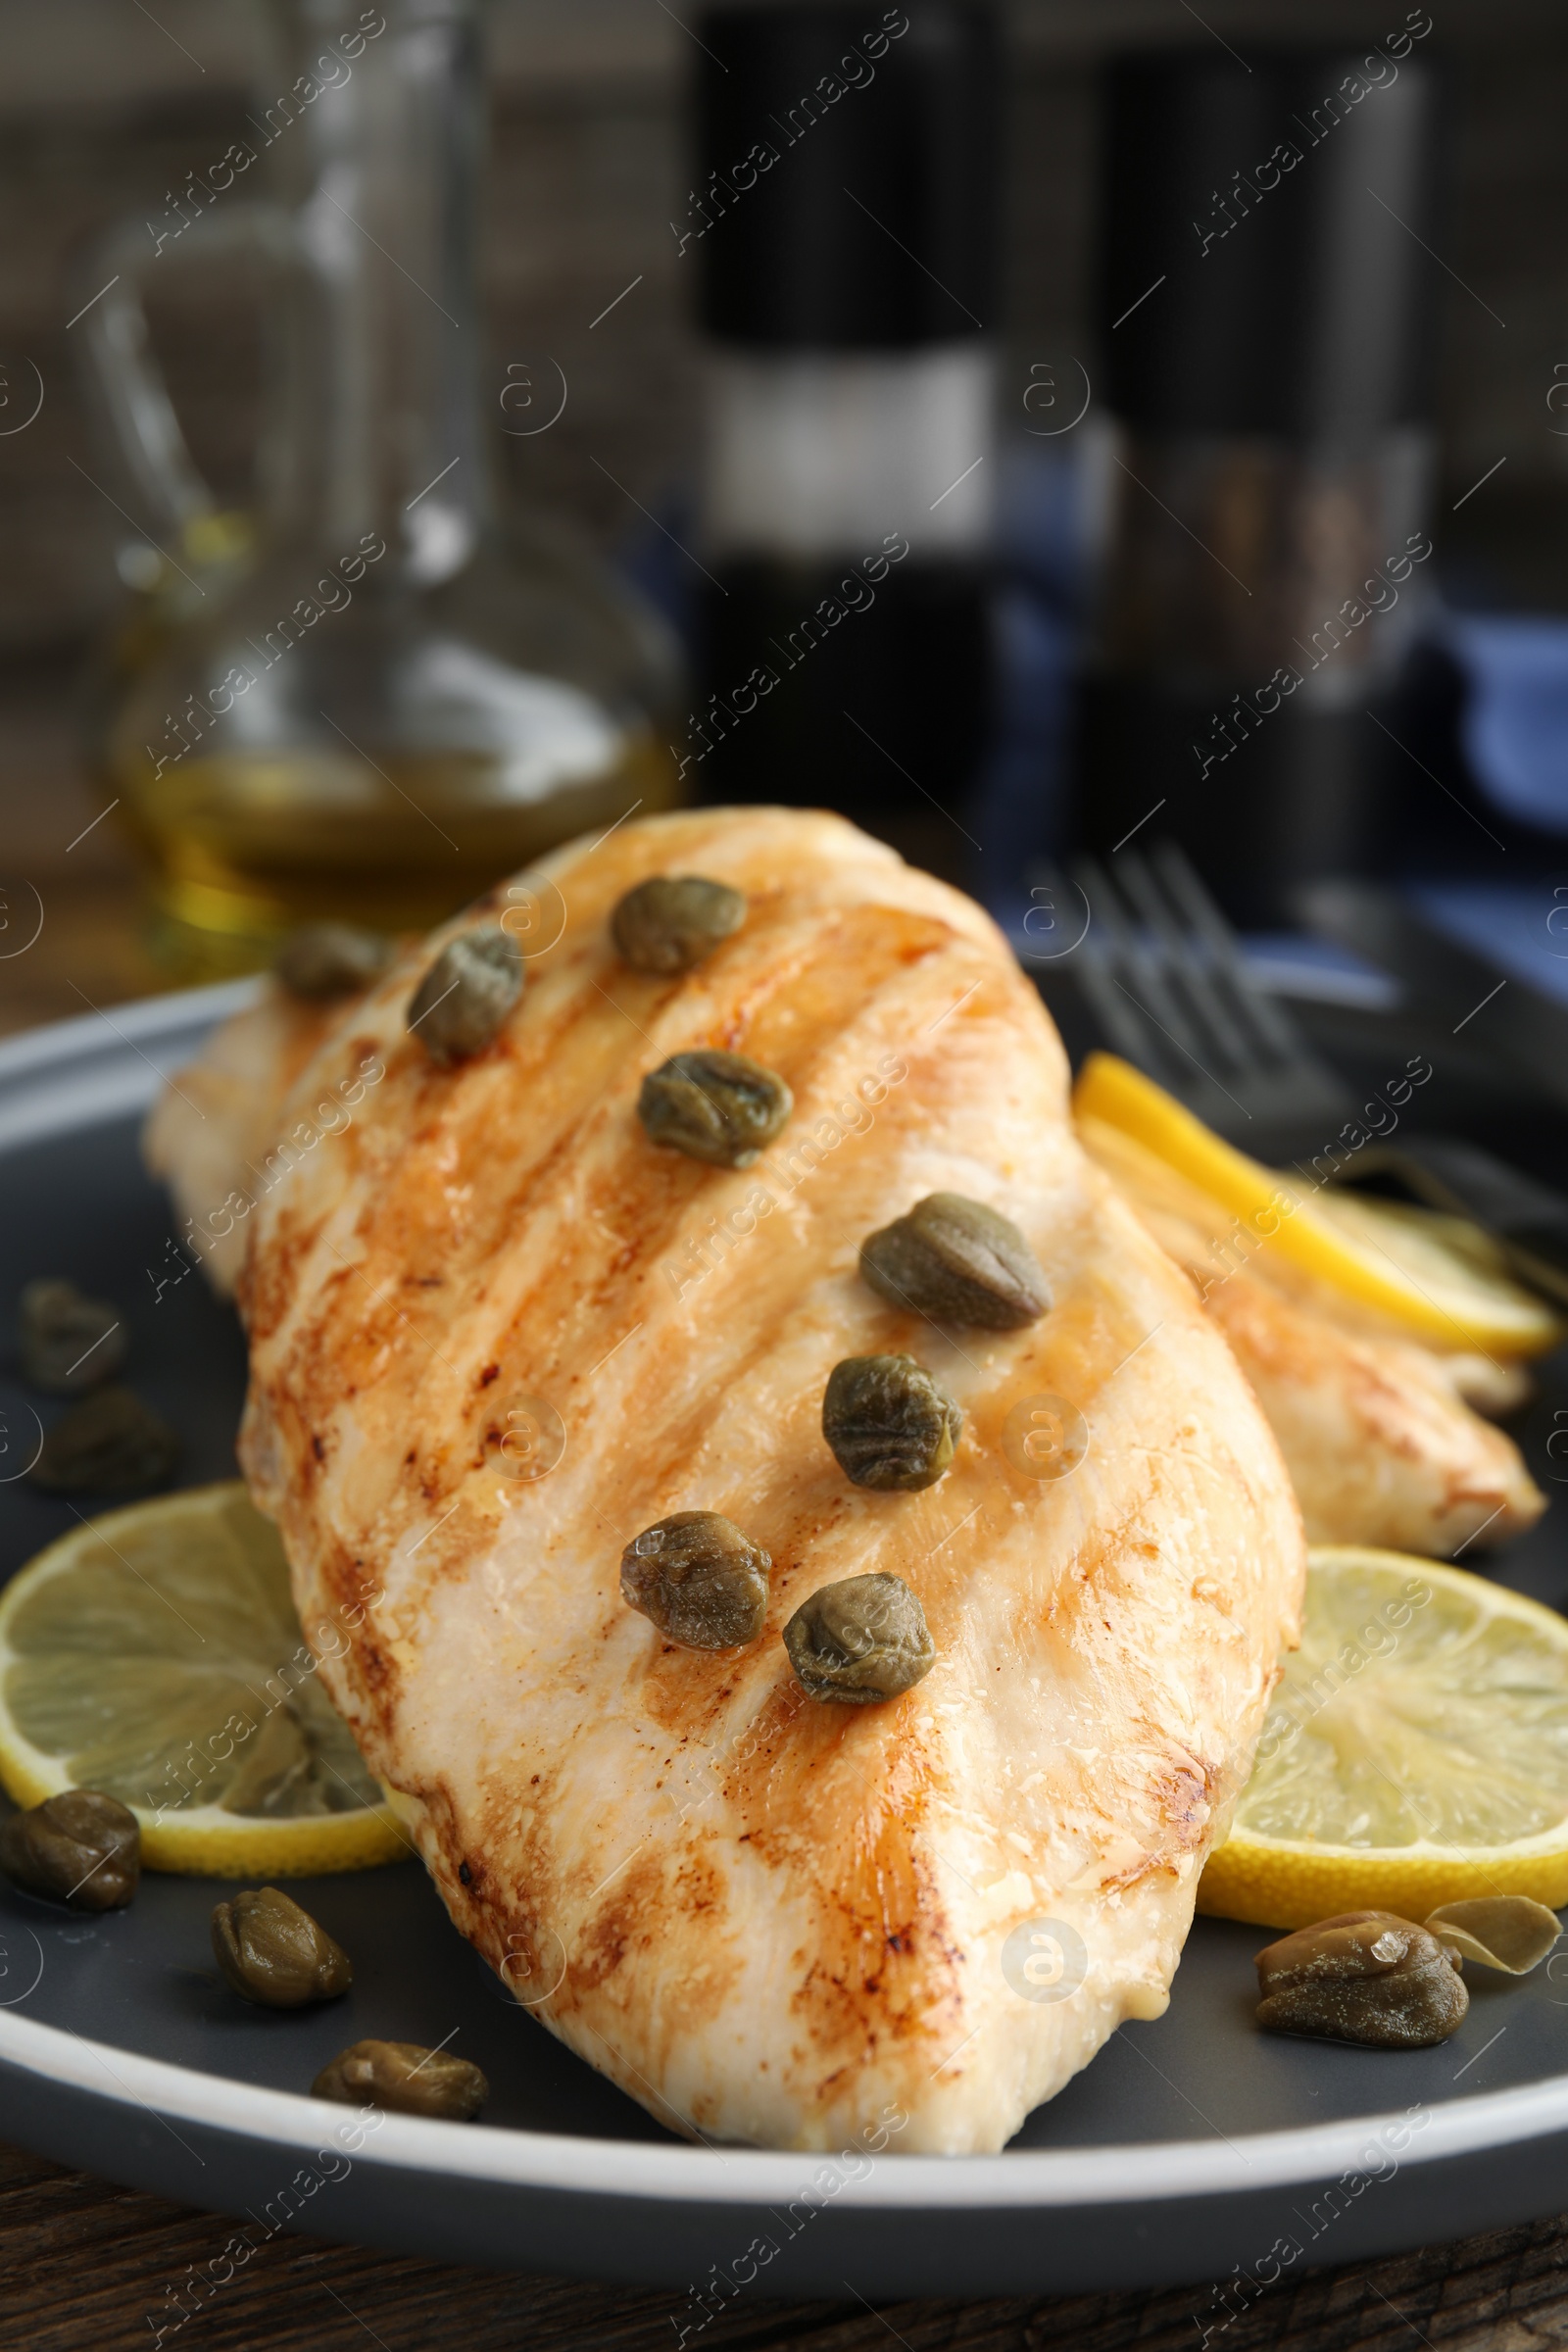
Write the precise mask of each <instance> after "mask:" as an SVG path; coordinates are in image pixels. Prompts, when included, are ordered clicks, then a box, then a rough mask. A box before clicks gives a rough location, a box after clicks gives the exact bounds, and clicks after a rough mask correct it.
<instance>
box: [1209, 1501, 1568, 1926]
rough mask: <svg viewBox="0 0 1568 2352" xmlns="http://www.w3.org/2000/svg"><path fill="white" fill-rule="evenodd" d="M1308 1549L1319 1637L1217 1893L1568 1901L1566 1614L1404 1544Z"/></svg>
mask: <svg viewBox="0 0 1568 2352" xmlns="http://www.w3.org/2000/svg"><path fill="white" fill-rule="evenodd" d="M1309 1563H1310V1564H1309V1567H1308V1573H1307V1588H1306V1617H1305V1625H1304V1629H1303V1634H1302V1640H1301V1646H1300V1648H1299V1650H1297V1651H1296V1652H1295V1653H1294V1655H1292V1656H1290V1657H1288V1658H1287V1659H1286V1660H1285V1665H1284V1673H1283V1677H1282V1679H1281V1681H1280V1684H1279V1686H1278V1688H1277V1689H1276V1691H1275V1693H1274V1699H1273V1703H1272V1705H1271V1706H1270V1709H1269V1713H1268V1717H1267V1720H1266V1721H1265V1723H1264V1727H1263V1733H1262V1737H1261V1739H1260V1740H1259V1742H1258V1752H1257V1760H1256V1763H1255V1765H1254V1767H1253V1771H1252V1777H1251V1779H1250V1782H1249V1783H1248V1785H1247V1788H1246V1789H1244V1791H1243V1793H1242V1796H1241V1798H1240V1800H1239V1801H1238V1804H1237V1807H1236V1813H1235V1817H1234V1820H1233V1822H1232V1825H1231V1831H1230V1835H1229V1837H1228V1838H1227V1839H1226V1840H1225V1842H1224V1844H1223V1845H1220V1846H1217V1847H1216V1848H1215V1850H1214V1852H1213V1853H1212V1854H1211V1855H1210V1857H1209V1860H1208V1864H1207V1867H1206V1869H1205V1870H1204V1873H1203V1879H1202V1884H1201V1888H1200V1892H1199V1901H1198V1907H1199V1909H1200V1910H1201V1911H1208V1912H1215V1913H1218V1914H1219V1915H1220V1916H1222V1917H1225V1918H1230V1919H1248V1920H1253V1921H1256V1922H1257V1923H1259V1924H1260V1925H1263V1926H1267V1927H1284V1928H1294V1927H1306V1926H1309V1925H1310V1924H1311V1923H1312V1922H1313V1921H1315V1920H1318V1919H1323V1918H1327V1917H1329V1916H1331V1915H1332V1914H1333V1913H1334V1912H1337V1911H1348V1910H1357V1909H1362V1908H1374V1909H1386V1910H1391V1911H1397V1912H1400V1913H1402V1914H1403V1915H1404V1916H1405V1917H1407V1918H1412V1919H1417V1920H1419V1919H1424V1918H1425V1917H1426V1915H1427V1912H1429V1911H1430V1910H1431V1909H1432V1908H1433V1907H1434V1905H1436V1904H1438V1903H1441V1902H1447V1901H1453V1900H1456V1899H1458V1898H1460V1897H1463V1896H1470V1895H1485V1894H1499V1893H1501V1894H1529V1895H1533V1896H1534V1897H1535V1898H1536V1900H1537V1901H1538V1902H1544V1903H1547V1904H1550V1905H1551V1906H1553V1907H1554V1908H1555V1907H1556V1906H1557V1905H1558V1904H1561V1903H1563V1902H1565V1901H1568V1620H1565V1619H1564V1618H1562V1617H1559V1616H1558V1615H1557V1614H1556V1613H1555V1611H1553V1610H1551V1609H1545V1608H1543V1607H1541V1606H1540V1604H1539V1603H1537V1602H1535V1601H1531V1600H1525V1599H1523V1598H1522V1597H1521V1596H1520V1595H1519V1594H1518V1593H1510V1592H1508V1591H1506V1590H1505V1589H1504V1588H1503V1587H1502V1586H1500V1585H1494V1584H1492V1583H1490V1582H1489V1581H1488V1580H1487V1579H1486V1578H1484V1577H1479V1576H1472V1575H1470V1574H1469V1573H1468V1572H1467V1571H1466V1570H1464V1569H1462V1568H1439V1567H1436V1566H1434V1565H1433V1563H1432V1562H1431V1561H1430V1560H1417V1559H1412V1558H1408V1557H1406V1556H1405V1555H1404V1554H1403V1553H1400V1552H1388V1551H1372V1550H1366V1549H1363V1548H1361V1547H1359V1546H1355V1545H1326V1546H1324V1547H1322V1548H1320V1549H1318V1550H1314V1551H1313V1552H1312V1553H1310V1554H1309Z"/></svg>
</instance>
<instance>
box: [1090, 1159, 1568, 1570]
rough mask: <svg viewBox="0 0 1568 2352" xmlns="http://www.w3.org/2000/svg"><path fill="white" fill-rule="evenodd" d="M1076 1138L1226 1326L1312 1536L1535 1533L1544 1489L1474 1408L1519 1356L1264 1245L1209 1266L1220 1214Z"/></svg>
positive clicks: (1445, 1540)
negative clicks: (1498, 1356)
mask: <svg viewBox="0 0 1568 2352" xmlns="http://www.w3.org/2000/svg"><path fill="white" fill-rule="evenodd" d="M1080 1134H1081V1138H1082V1140H1083V1142H1084V1144H1085V1145H1086V1146H1087V1148H1088V1150H1089V1151H1090V1152H1091V1153H1092V1154H1093V1156H1094V1157H1095V1159H1096V1160H1097V1161H1098V1162H1099V1164H1100V1165H1101V1166H1102V1167H1103V1169H1104V1170H1105V1171H1106V1173H1107V1174H1108V1175H1109V1176H1111V1177H1112V1178H1113V1180H1114V1181H1115V1183H1116V1185H1117V1186H1118V1188H1119V1190H1120V1191H1121V1193H1122V1195H1123V1197H1124V1199H1126V1200H1127V1201H1129V1203H1130V1204H1131V1205H1132V1206H1133V1207H1134V1208H1135V1209H1136V1210H1137V1212H1138V1214H1139V1216H1140V1217H1141V1218H1142V1219H1143V1221H1144V1223H1145V1224H1146V1225H1147V1226H1148V1228H1149V1230H1150V1232H1151V1233H1152V1235H1153V1236H1154V1238H1155V1240H1156V1241H1157V1242H1159V1244H1160V1245H1161V1247H1162V1248H1163V1249H1165V1250H1168V1251H1169V1253H1170V1255H1171V1256H1172V1257H1173V1258H1174V1259H1175V1261H1176V1263H1177V1264H1178V1265H1179V1266H1182V1267H1185V1269H1186V1270H1187V1272H1188V1273H1189V1274H1190V1275H1191V1276H1192V1278H1193V1280H1194V1282H1195V1283H1196V1284H1197V1286H1198V1291H1199V1296H1200V1298H1201V1299H1202V1301H1203V1305H1204V1308H1205V1309H1206V1311H1207V1313H1208V1314H1209V1315H1210V1316H1211V1317H1212V1318H1213V1320H1214V1321H1215V1322H1216V1323H1217V1324H1218V1326H1219V1328H1220V1330H1221V1331H1223V1332H1224V1334H1225V1337H1226V1339H1227V1340H1228V1341H1229V1342H1230V1344H1231V1347H1232V1348H1233V1349H1234V1351H1235V1353H1236V1357H1237V1360H1238V1361H1239V1362H1240V1364H1241V1366H1242V1369H1243V1371H1244V1372H1245V1373H1246V1374H1247V1376H1248V1378H1249V1380H1250V1382H1251V1384H1252V1386H1253V1388H1254V1389H1255V1390H1256V1392H1257V1397H1258V1401H1259V1403H1260V1404H1261V1405H1262V1407H1263V1410H1264V1412H1265V1413H1266V1414H1267V1415H1268V1418H1269V1422H1270V1425H1271V1426H1272V1428H1273V1431H1274V1434H1275V1436H1276V1437H1277V1438H1278V1440H1279V1442H1280V1446H1281V1450H1282V1451H1283V1453H1284V1455H1285V1459H1286V1461H1287V1462H1288V1463H1289V1465H1290V1472H1291V1479H1292V1482H1293V1484H1294V1485H1295V1488H1296V1492H1297V1495H1298V1497H1299V1501H1300V1505H1301V1512H1302V1516H1303V1518H1304V1519H1305V1522H1306V1533H1307V1538H1308V1541H1309V1542H1311V1543H1313V1544H1382V1545H1386V1546H1387V1547H1388V1548H1389V1549H1391V1550H1394V1551H1421V1552H1429V1553H1436V1554H1438V1555H1439V1556H1442V1555H1443V1554H1445V1553H1447V1552H1451V1551H1454V1550H1456V1549H1457V1548H1458V1547H1459V1546H1460V1545H1462V1544H1468V1543H1469V1542H1471V1541H1472V1540H1473V1539H1475V1538H1476V1537H1478V1536H1481V1535H1483V1534H1485V1536H1486V1539H1487V1541H1488V1542H1489V1543H1491V1544H1500V1543H1506V1542H1507V1541H1508V1539H1509V1538H1510V1537H1512V1536H1517V1535H1520V1534H1522V1533H1523V1531H1524V1530H1525V1529H1526V1528H1528V1527H1533V1526H1534V1525H1535V1522H1536V1521H1537V1520H1538V1519H1539V1518H1540V1516H1541V1514H1542V1512H1543V1511H1544V1509H1545V1507H1546V1502H1545V1496H1544V1495H1543V1494H1542V1492H1541V1490H1540V1488H1539V1487H1538V1486H1537V1485H1536V1483H1535V1481H1534V1479H1533V1478H1532V1477H1531V1476H1530V1473H1529V1471H1528V1470H1527V1469H1526V1468H1525V1465H1524V1462H1523V1460H1522V1458H1521V1456H1520V1453H1519V1448H1518V1447H1517V1446H1515V1445H1514V1443H1513V1440H1512V1439H1511V1438H1510V1437H1508V1436H1507V1435H1506V1434H1505V1433H1504V1432H1503V1431H1502V1430H1500V1429H1494V1428H1493V1427H1492V1425H1491V1423H1490V1422H1488V1421H1485V1420H1483V1419H1482V1418H1481V1416H1480V1414H1479V1413H1476V1412H1473V1411H1472V1410H1471V1403H1472V1401H1473V1402H1476V1403H1481V1404H1485V1405H1487V1406H1488V1407H1489V1409H1492V1410H1495V1411H1506V1410H1508V1409H1509V1408H1510V1407H1511V1406H1512V1405H1515V1404H1518V1403H1519V1402H1520V1401H1522V1397H1523V1396H1524V1395H1526V1394H1528V1387H1529V1384H1528V1381H1527V1379H1526V1377H1525V1375H1524V1374H1522V1373H1521V1372H1520V1371H1519V1370H1518V1368H1517V1367H1516V1366H1504V1365H1499V1364H1495V1363H1494V1362H1493V1361H1492V1360H1491V1359H1490V1358H1489V1357H1486V1356H1480V1355H1469V1354H1460V1353H1450V1354H1443V1353H1441V1352H1440V1351H1439V1350H1438V1349H1437V1348H1424V1347H1422V1346H1421V1345H1420V1344H1419V1343H1418V1342H1417V1341H1415V1340H1412V1339H1409V1338H1406V1337H1404V1336H1402V1335H1401V1334H1400V1333H1399V1332H1398V1331H1397V1329H1396V1328H1395V1327H1394V1326H1393V1325H1392V1324H1391V1323H1390V1322H1389V1321H1388V1320H1387V1319H1386V1318H1384V1317H1382V1316H1380V1315H1378V1314H1377V1313H1376V1312H1375V1311H1374V1310H1373V1309H1371V1308H1365V1307H1358V1306H1357V1305H1356V1304H1355V1303H1354V1302H1353V1301H1352V1300H1350V1299H1346V1298H1345V1297H1344V1296H1343V1295H1342V1294H1339V1293H1335V1292H1332V1291H1330V1290H1329V1288H1328V1286H1327V1285H1326V1284H1323V1283H1314V1282H1313V1281H1312V1280H1311V1279H1310V1277H1309V1276H1307V1275H1305V1274H1303V1273H1301V1272H1300V1271H1299V1269H1298V1268H1296V1267H1293V1266H1292V1265H1291V1264H1290V1263H1289V1261H1287V1260H1285V1259H1282V1258H1280V1257H1279V1256H1277V1255H1276V1254H1275V1253H1274V1252H1273V1251H1271V1250H1267V1249H1263V1250H1257V1251H1256V1252H1255V1253H1254V1255H1253V1256H1252V1257H1251V1258H1250V1260H1249V1261H1248V1262H1247V1263H1245V1264H1242V1265H1230V1266H1229V1267H1228V1270H1227V1271H1226V1272H1225V1273H1223V1274H1219V1273H1217V1272H1216V1256H1217V1253H1216V1244H1218V1243H1222V1242H1223V1241H1224V1240H1225V1239H1226V1238H1228V1235H1229V1233H1230V1230H1231V1228H1230V1226H1229V1224H1228V1221H1227V1219H1226V1216H1225V1212H1224V1210H1223V1209H1221V1208H1220V1207H1219V1206H1218V1205H1217V1204H1216V1203H1215V1202H1214V1201H1211V1200H1209V1199H1208V1198H1207V1196H1206V1195H1204V1194H1203V1193H1201V1191H1199V1189H1198V1188H1197V1186H1195V1185H1192V1184H1189V1183H1188V1182H1187V1181H1186V1179H1185V1178H1184V1177H1182V1176H1180V1175H1178V1174H1177V1173H1176V1171H1175V1170H1174V1169H1172V1168H1168V1167H1166V1166H1165V1164H1164V1163H1163V1161H1161V1160H1159V1159H1157V1158H1156V1157H1155V1156H1154V1154H1153V1153H1152V1152H1149V1151H1146V1150H1145V1149H1144V1147H1143V1146H1142V1145H1140V1144H1138V1143H1136V1142H1135V1141H1134V1140H1133V1139H1132V1138H1131V1137H1129V1136H1125V1135H1122V1134H1120V1133H1119V1132H1118V1131H1117V1130H1116V1129H1115V1128H1113V1127H1108V1126H1106V1125H1105V1124H1104V1122H1103V1121H1102V1120H1099V1119H1086V1120H1084V1121H1083V1122H1082V1123H1081V1127H1080Z"/></svg>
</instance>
